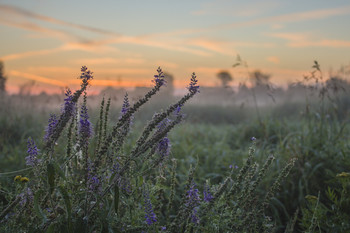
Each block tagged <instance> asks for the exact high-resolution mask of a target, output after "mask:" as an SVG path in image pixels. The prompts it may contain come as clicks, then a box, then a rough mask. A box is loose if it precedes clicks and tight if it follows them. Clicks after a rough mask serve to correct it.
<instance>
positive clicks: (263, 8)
mask: <svg viewBox="0 0 350 233" xmlns="http://www.w3.org/2000/svg"><path fill="white" fill-rule="evenodd" d="M279 5H280V2H278V1H274V0H272V1H271V0H266V1H262V2H255V3H254V6H253V7H252V4H251V3H250V2H247V3H245V2H241V3H240V4H239V7H238V5H237V3H236V2H234V1H231V0H215V1H212V2H205V3H203V4H202V5H201V6H200V8H199V9H198V10H194V11H192V12H190V13H191V14H192V15H195V16H202V15H210V16H222V15H225V16H239V17H240V16H243V17H252V16H256V15H259V14H262V13H265V12H267V11H271V9H275V8H276V7H278V6H279Z"/></svg>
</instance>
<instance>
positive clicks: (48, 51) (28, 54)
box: [0, 47, 63, 61]
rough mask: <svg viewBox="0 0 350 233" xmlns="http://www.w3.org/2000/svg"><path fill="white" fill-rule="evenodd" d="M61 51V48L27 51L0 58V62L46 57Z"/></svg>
mask: <svg viewBox="0 0 350 233" xmlns="http://www.w3.org/2000/svg"><path fill="white" fill-rule="evenodd" d="M62 50H63V49H62V48H61V47H59V48H53V49H43V50H36V51H28V52H23V53H13V54H8V55H5V56H2V57H0V60H3V61H11V60H17V59H22V58H27V57H33V56H40V55H47V54H51V53H56V52H60V51H62Z"/></svg>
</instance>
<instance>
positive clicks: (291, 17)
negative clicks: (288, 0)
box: [147, 5, 350, 37]
mask: <svg viewBox="0 0 350 233" xmlns="http://www.w3.org/2000/svg"><path fill="white" fill-rule="evenodd" d="M349 13H350V5H348V6H344V7H338V8H330V9H318V10H310V11H303V12H294V13H289V14H282V15H275V16H269V17H259V18H256V19H253V20H246V21H241V22H238V23H227V24H218V25H213V26H210V27H205V28H192V29H190V28H187V29H180V30H174V31H169V32H163V33H157V34H153V35H147V36H149V37H151V36H157V37H160V36H176V35H191V34H196V33H205V32H212V31H219V30H227V29H232V28H245V27H253V26H257V25H266V24H268V25H269V24H270V25H272V26H273V25H276V23H278V24H279V25H281V24H285V23H292V22H302V21H308V20H319V19H325V18H329V17H333V16H339V15H346V14H349ZM198 14H205V10H200V11H199V12H198ZM273 27H274V26H273ZM278 27H279V26H278Z"/></svg>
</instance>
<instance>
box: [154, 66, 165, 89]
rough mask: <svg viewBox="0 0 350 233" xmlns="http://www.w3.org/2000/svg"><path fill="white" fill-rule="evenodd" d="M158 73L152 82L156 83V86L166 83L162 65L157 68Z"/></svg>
mask: <svg viewBox="0 0 350 233" xmlns="http://www.w3.org/2000/svg"><path fill="white" fill-rule="evenodd" d="M157 72H158V75H154V79H153V80H152V82H154V83H155V84H156V86H163V85H164V84H165V82H166V81H165V79H164V73H163V71H162V69H161V68H160V67H158V69H157Z"/></svg>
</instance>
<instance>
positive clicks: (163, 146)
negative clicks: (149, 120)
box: [157, 118, 171, 158]
mask: <svg viewBox="0 0 350 233" xmlns="http://www.w3.org/2000/svg"><path fill="white" fill-rule="evenodd" d="M169 123H170V120H169V119H168V118H165V119H164V120H162V121H161V122H160V123H159V124H158V126H157V127H158V131H157V132H158V133H160V132H162V131H163V130H164V129H165V128H166V127H167V126H168V124H169ZM170 147H171V144H170V140H169V138H168V137H167V135H165V136H164V137H163V138H162V139H161V140H160V141H159V142H158V145H157V152H158V153H159V155H160V156H161V158H164V157H166V156H168V155H169V153H170Z"/></svg>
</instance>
